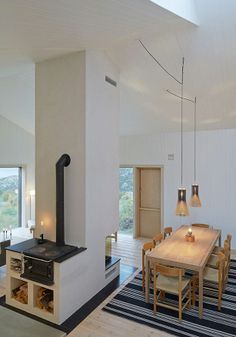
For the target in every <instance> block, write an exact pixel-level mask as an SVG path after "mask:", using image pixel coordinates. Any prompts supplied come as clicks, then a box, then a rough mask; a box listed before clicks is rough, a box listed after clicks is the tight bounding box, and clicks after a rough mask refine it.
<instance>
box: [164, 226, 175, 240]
mask: <svg viewBox="0 0 236 337" xmlns="http://www.w3.org/2000/svg"><path fill="white" fill-rule="evenodd" d="M172 232H173V229H172V227H165V228H164V239H165V238H166V237H167V236H168V235H171V233H172Z"/></svg>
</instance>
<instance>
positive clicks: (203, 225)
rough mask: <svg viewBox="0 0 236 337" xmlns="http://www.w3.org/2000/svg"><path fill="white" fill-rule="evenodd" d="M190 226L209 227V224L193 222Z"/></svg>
mask: <svg viewBox="0 0 236 337" xmlns="http://www.w3.org/2000/svg"><path fill="white" fill-rule="evenodd" d="M191 226H192V227H201V228H209V227H210V226H209V225H207V224H204V223H193V224H192V225H191Z"/></svg>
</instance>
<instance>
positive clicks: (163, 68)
mask: <svg viewBox="0 0 236 337" xmlns="http://www.w3.org/2000/svg"><path fill="white" fill-rule="evenodd" d="M138 41H139V43H140V44H141V46H142V47H143V48H144V49H145V50H146V52H147V53H148V54H149V55H150V56H151V58H152V59H153V60H154V61H155V62H156V63H157V64H158V65H159V67H160V68H161V69H162V70H163V71H164V72H165V73H166V74H168V75H169V76H170V77H172V78H173V80H175V81H176V82H178V83H179V84H181V85H182V84H183V83H182V81H183V77H182V81H179V80H178V79H177V78H176V77H175V76H174V75H172V74H171V73H170V72H169V71H168V70H167V69H166V68H165V67H164V66H163V65H162V64H161V62H159V61H158V60H157V59H156V57H155V56H153V55H152V53H151V52H150V51H149V50H148V49H147V47H146V46H145V45H144V43H143V42H142V41H141V40H138Z"/></svg>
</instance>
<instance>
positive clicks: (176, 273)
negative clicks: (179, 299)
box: [154, 264, 185, 292]
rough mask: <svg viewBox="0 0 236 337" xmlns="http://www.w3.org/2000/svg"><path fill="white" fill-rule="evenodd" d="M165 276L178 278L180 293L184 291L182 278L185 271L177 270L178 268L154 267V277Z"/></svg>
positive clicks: (158, 265) (157, 265)
mask: <svg viewBox="0 0 236 337" xmlns="http://www.w3.org/2000/svg"><path fill="white" fill-rule="evenodd" d="M157 273H158V274H159V275H163V276H167V277H178V278H179V282H178V288H179V292H181V291H182V277H183V276H184V274H185V270H184V269H180V268H176V267H168V266H162V265H160V264H155V265H154V275H157Z"/></svg>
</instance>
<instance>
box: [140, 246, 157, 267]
mask: <svg viewBox="0 0 236 337" xmlns="http://www.w3.org/2000/svg"><path fill="white" fill-rule="evenodd" d="M154 247H155V245H154V243H153V241H149V242H146V243H144V244H143V248H142V269H143V270H144V268H145V263H144V256H145V253H146V252H147V251H148V250H150V251H151V250H152V249H153V248H154Z"/></svg>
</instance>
